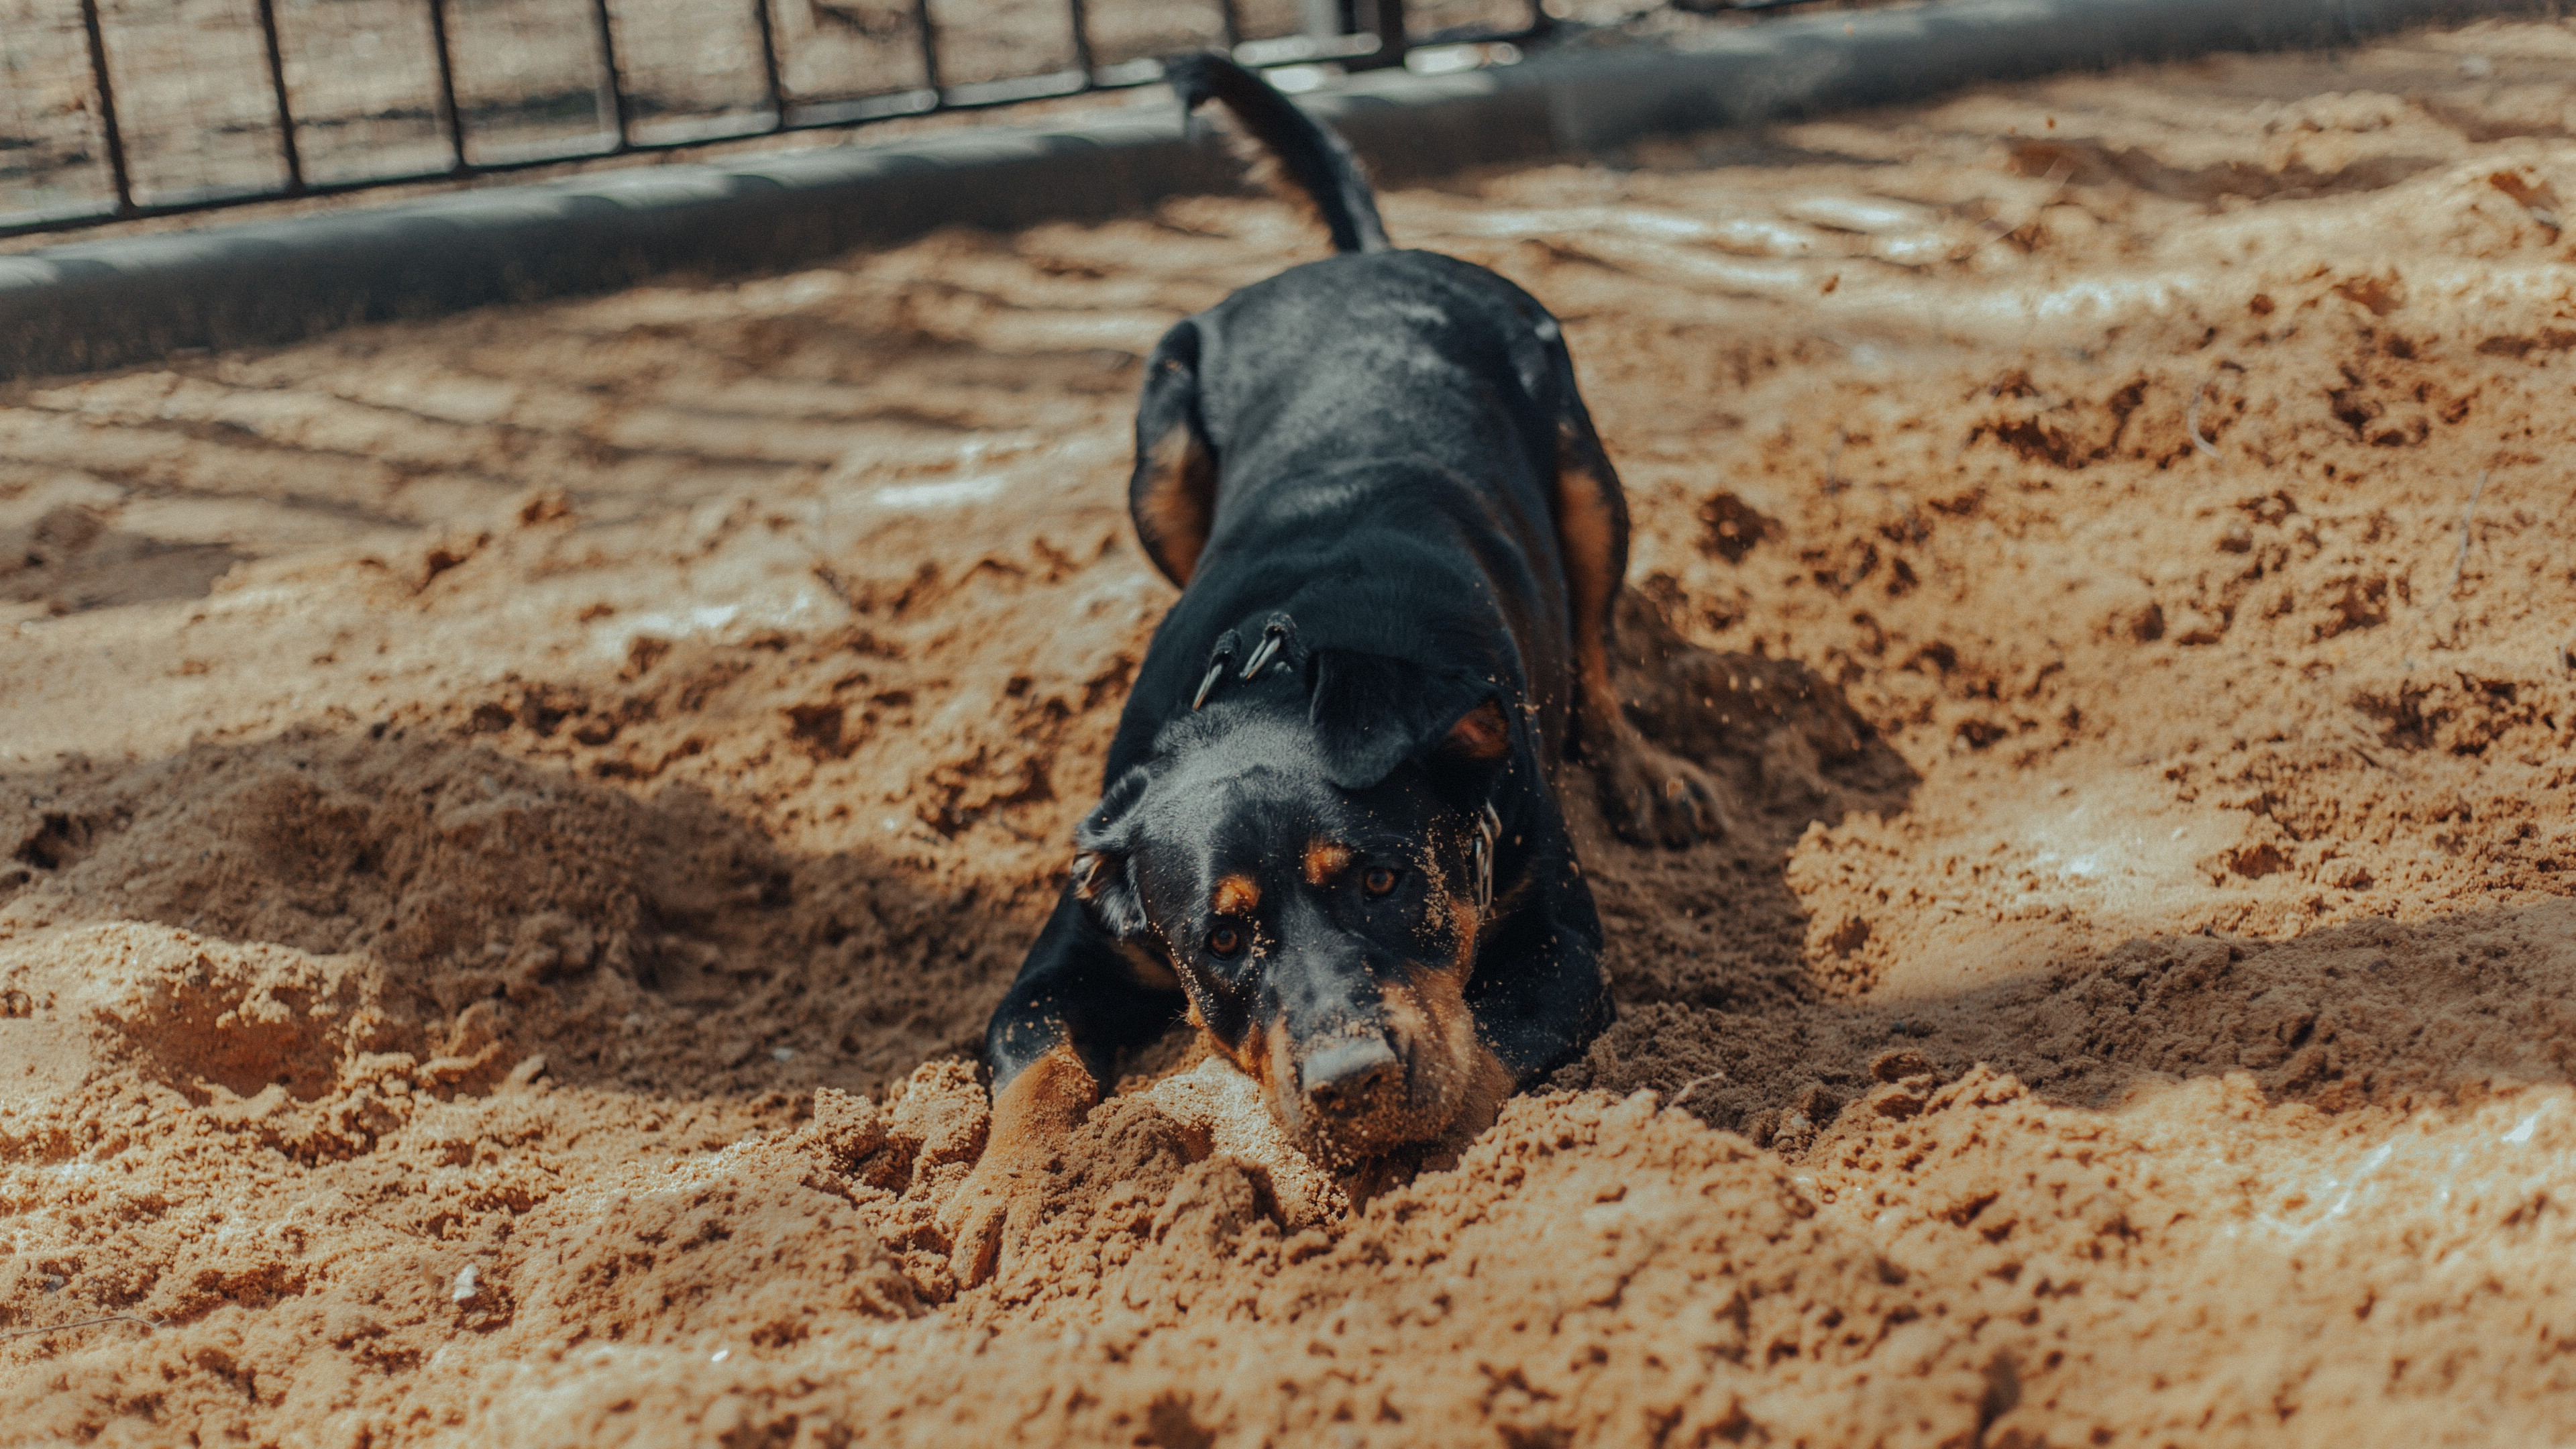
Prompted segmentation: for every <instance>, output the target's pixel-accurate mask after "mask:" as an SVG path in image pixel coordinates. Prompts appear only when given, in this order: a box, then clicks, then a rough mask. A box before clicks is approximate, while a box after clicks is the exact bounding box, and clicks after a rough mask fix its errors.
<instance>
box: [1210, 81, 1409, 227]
mask: <svg viewBox="0 0 2576 1449" xmlns="http://www.w3.org/2000/svg"><path fill="white" fill-rule="evenodd" d="M1163 77H1164V79H1166V80H1168V81H1170V82H1171V86H1172V92H1173V94H1175V95H1177V96H1179V97H1180V98H1181V113H1182V114H1183V115H1188V114H1190V113H1191V112H1194V111H1196V110H1197V109H1198V108H1199V106H1200V105H1201V104H1202V103H1204V102H1206V101H1207V100H1208V99H1210V98H1211V97H1213V98H1214V99H1216V100H1219V101H1222V102H1224V103H1225V108H1226V109H1227V110H1229V111H1232V112H1233V113H1234V118H1235V120H1236V121H1238V122H1240V123H1241V124H1242V126H1243V129H1245V130H1247V131H1249V132H1251V133H1252V136H1253V139H1254V140H1257V141H1259V142H1260V143H1261V144H1262V146H1263V148H1264V149H1266V150H1268V151H1269V153H1270V154H1271V155H1272V156H1273V157H1275V158H1276V159H1277V160H1278V162H1279V165H1280V167H1281V168H1282V169H1283V170H1285V171H1286V172H1287V173H1288V179H1289V180H1290V181H1292V182H1294V183H1295V184H1296V187H1297V189H1298V190H1299V191H1301V192H1304V193H1305V196H1306V199H1307V200H1308V201H1310V202H1312V203H1313V204H1314V207H1315V210H1316V212H1317V213H1318V214H1319V215H1321V216H1322V217H1323V220H1324V225H1325V226H1326V227H1327V228H1329V229H1331V231H1332V233H1333V250H1335V251H1337V252H1382V251H1385V250H1386V247H1387V241H1386V226H1385V224H1384V223H1383V222H1380V221H1379V220H1378V219H1377V196H1376V194H1375V193H1374V192H1371V191H1370V190H1369V184H1368V178H1367V177H1365V176H1362V175H1361V174H1360V164H1359V161H1358V160H1357V159H1356V158H1354V157H1353V156H1352V155H1351V148H1350V147H1349V146H1347V145H1344V144H1343V143H1342V138H1341V137H1339V136H1336V135H1334V134H1333V133H1332V132H1331V131H1330V130H1328V129H1326V128H1325V127H1324V126H1323V125H1322V124H1321V123H1320V122H1318V121H1316V120H1315V118H1314V117H1312V116H1309V115H1307V114H1306V113H1305V112H1304V111H1301V110H1299V109H1297V107H1296V106H1295V105H1293V104H1292V103H1290V101H1289V99H1288V98H1287V97H1286V96H1283V95H1281V94H1279V92H1277V91H1276V90H1273V89H1271V87H1270V83H1269V82H1268V81H1265V80H1263V79H1262V78H1261V77H1259V76H1257V75H1254V74H1253V73H1252V72H1251V71H1248V70H1245V69H1244V68H1243V67H1242V66H1239V65H1237V64H1235V63H1234V62H1233V61H1231V60H1228V59H1226V58H1225V57H1224V56H1222V55H1217V54H1213V53H1204V54H1198V55H1187V56H1182V57H1179V58H1178V59H1174V60H1168V61H1165V62H1164V63H1163Z"/></svg>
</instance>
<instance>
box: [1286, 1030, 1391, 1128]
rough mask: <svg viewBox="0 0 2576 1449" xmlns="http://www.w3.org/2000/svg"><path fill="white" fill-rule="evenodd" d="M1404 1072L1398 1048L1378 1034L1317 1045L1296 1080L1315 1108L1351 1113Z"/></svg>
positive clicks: (1331, 1111) (1372, 1099) (1299, 1070)
mask: <svg viewBox="0 0 2576 1449" xmlns="http://www.w3.org/2000/svg"><path fill="white" fill-rule="evenodd" d="M1403 1072H1404V1064H1403V1063H1402V1062H1400V1061H1398V1060H1397V1059H1396V1055H1395V1049H1394V1048H1393V1047H1390V1046H1388V1045H1387V1044H1386V1038H1384V1037H1379V1036H1357V1037H1346V1038H1344V1039H1342V1040H1340V1041H1336V1042H1331V1043H1328V1044H1326V1045H1324V1046H1320V1047H1317V1048H1316V1049H1315V1050H1314V1051H1313V1052H1312V1053H1310V1054H1309V1055H1308V1056H1307V1058H1306V1060H1305V1062H1304V1064H1303V1065H1301V1066H1299V1067H1298V1069H1297V1083H1298V1085H1299V1086H1300V1087H1302V1088H1304V1089H1305V1093H1306V1100H1307V1102H1309V1103H1310V1104H1312V1106H1313V1108H1314V1110H1315V1111H1317V1112H1320V1113H1323V1114H1325V1115H1327V1116H1343V1115H1349V1114H1352V1113H1355V1112H1358V1111H1361V1110H1364V1109H1365V1108H1367V1107H1368V1106H1369V1105H1370V1104H1371V1103H1373V1102H1374V1101H1375V1100H1376V1099H1377V1098H1378V1097H1379V1096H1381V1095H1382V1094H1384V1093H1385V1092H1386V1091H1388V1090H1389V1089H1390V1088H1392V1087H1394V1086H1395V1085H1396V1084H1397V1082H1398V1080H1399V1079H1400V1078H1401V1077H1402V1075H1403Z"/></svg>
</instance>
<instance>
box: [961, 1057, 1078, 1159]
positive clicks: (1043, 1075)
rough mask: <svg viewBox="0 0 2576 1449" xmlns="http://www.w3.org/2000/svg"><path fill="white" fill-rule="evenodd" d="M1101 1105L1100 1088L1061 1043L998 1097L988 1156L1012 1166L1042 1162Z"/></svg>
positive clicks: (986, 1144)
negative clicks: (1036, 1160)
mask: <svg viewBox="0 0 2576 1449" xmlns="http://www.w3.org/2000/svg"><path fill="white" fill-rule="evenodd" d="M1099 1104H1100V1083H1098V1082H1097V1081H1094V1080H1093V1079H1092V1076H1091V1068H1089V1067H1086V1066H1084V1065H1083V1064H1082V1054H1081V1053H1079V1052H1077V1051H1075V1050H1074V1049H1073V1044H1072V1043H1071V1042H1062V1043H1059V1044H1057V1045H1056V1046H1055V1048H1054V1049H1052V1050H1050V1051H1049V1052H1048V1053H1047V1054H1046V1055H1045V1056H1042V1057H1040V1058H1038V1059H1037V1060H1036V1061H1033V1062H1031V1063H1029V1064H1028V1066H1026V1067H1024V1068H1022V1069H1021V1071H1020V1074H1019V1075H1018V1076H1016V1077H1013V1078H1011V1083H1010V1085H1009V1086H1007V1087H1004V1088H1003V1089H1002V1090H1001V1091H999V1092H996V1093H995V1094H994V1095H993V1125H992V1128H991V1131H990V1133H989V1134H988V1135H987V1136H986V1138H985V1140H984V1155H985V1156H987V1157H998V1158H999V1159H1000V1160H1001V1161H1003V1162H1005V1163H1011V1164H1025V1163H1027V1162H1029V1161H1030V1160H1031V1159H1032V1158H1037V1159H1041V1160H1042V1159H1043V1158H1044V1157H1045V1156H1047V1155H1049V1154H1051V1153H1052V1152H1053V1150H1054V1149H1055V1148H1056V1147H1057V1146H1060V1145H1061V1144H1062V1143H1063V1142H1065V1141H1066V1140H1067V1139H1069V1138H1070V1137H1072V1135H1073V1129H1074V1128H1076V1127H1078V1126H1080V1125H1082V1119H1083V1118H1084V1117H1085V1116H1087V1115H1089V1114H1090V1111H1091V1109H1092V1108H1093V1107H1096V1106H1098V1105H1099Z"/></svg>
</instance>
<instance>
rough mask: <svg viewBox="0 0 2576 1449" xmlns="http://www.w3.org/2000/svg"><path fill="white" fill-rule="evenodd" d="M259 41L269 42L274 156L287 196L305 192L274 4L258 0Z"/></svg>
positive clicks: (284, 56)
mask: <svg viewBox="0 0 2576 1449" xmlns="http://www.w3.org/2000/svg"><path fill="white" fill-rule="evenodd" d="M259 33H260V38H261V39H263V40H265V41H267V42H268V90H269V94H270V95H272V96H275V97H276V98H277V152H278V155H279V156H280V157H281V158H283V159H284V160H285V162H286V194H287V195H289V196H295V195H300V194H301V193H302V192H303V190H304V155H303V152H302V151H301V150H299V149H298V148H297V147H296V144H295V106H294V103H293V102H292V101H290V100H289V99H288V98H287V94H286V54H285V52H284V51H283V50H281V49H280V48H279V46H278V43H277V0H259Z"/></svg>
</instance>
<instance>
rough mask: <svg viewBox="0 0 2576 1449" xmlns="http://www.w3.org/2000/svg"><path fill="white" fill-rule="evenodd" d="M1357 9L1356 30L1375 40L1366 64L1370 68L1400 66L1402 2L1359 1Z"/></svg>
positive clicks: (1402, 27)
mask: <svg viewBox="0 0 2576 1449" xmlns="http://www.w3.org/2000/svg"><path fill="white" fill-rule="evenodd" d="M1357 9H1358V11H1359V14H1358V15H1357V16H1356V17H1355V18H1356V19H1357V20H1358V21H1359V25H1358V28H1359V29H1360V30H1363V31H1367V32H1369V33H1371V34H1373V35H1375V36H1376V37H1377V53H1376V54H1374V55H1372V56H1369V57H1368V58H1367V61H1366V64H1367V65H1368V66H1369V67H1370V68H1372V69H1375V68H1378V67H1383V66H1391V65H1402V64H1404V48H1405V36H1404V0H1360V3H1359V5H1358V7H1357Z"/></svg>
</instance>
